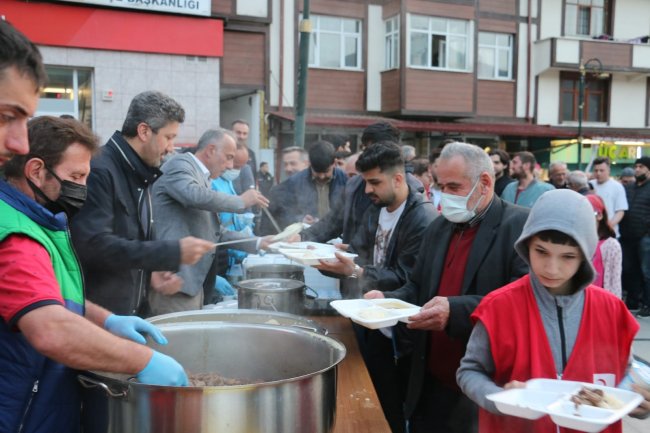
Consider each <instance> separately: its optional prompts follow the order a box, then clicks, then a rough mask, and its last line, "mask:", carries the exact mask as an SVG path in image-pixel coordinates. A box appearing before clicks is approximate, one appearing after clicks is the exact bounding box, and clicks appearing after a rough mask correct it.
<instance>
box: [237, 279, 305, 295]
mask: <svg viewBox="0 0 650 433" xmlns="http://www.w3.org/2000/svg"><path fill="white" fill-rule="evenodd" d="M255 283H257V284H261V283H276V284H282V287H264V286H260V287H246V285H248V284H251V285H252V284H255ZM235 287H236V288H237V289H239V290H255V291H259V292H275V293H278V292H287V291H293V290H300V289H304V288H305V283H304V282H303V281H298V280H290V279H288V278H252V279H249V280H242V281H238V282H237V283H236V284H235Z"/></svg>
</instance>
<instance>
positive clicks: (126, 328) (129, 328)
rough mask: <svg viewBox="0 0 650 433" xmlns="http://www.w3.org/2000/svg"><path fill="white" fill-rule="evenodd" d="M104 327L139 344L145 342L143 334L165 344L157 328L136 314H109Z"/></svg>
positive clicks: (165, 340)
mask: <svg viewBox="0 0 650 433" xmlns="http://www.w3.org/2000/svg"><path fill="white" fill-rule="evenodd" d="M104 329H106V330H107V331H108V332H110V333H111V334H115V335H117V336H118V337H123V338H127V339H129V340H132V341H135V342H136V343H140V344H146V343H147V340H146V339H145V335H149V336H150V337H151V338H153V341H155V342H156V343H158V344H167V339H166V338H165V336H164V335H163V334H162V332H160V330H159V329H158V328H156V327H155V326H154V325H152V324H151V323H149V322H147V321H146V320H142V319H141V318H139V317H137V316H118V315H116V314H111V315H110V316H108V317H107V318H106V321H105V322H104Z"/></svg>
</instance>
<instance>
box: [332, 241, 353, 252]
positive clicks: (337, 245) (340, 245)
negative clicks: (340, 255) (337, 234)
mask: <svg viewBox="0 0 650 433" xmlns="http://www.w3.org/2000/svg"><path fill="white" fill-rule="evenodd" d="M334 248H336V249H339V250H341V251H347V250H348V248H350V244H343V243H339V244H334Z"/></svg>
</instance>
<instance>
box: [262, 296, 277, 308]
mask: <svg viewBox="0 0 650 433" xmlns="http://www.w3.org/2000/svg"><path fill="white" fill-rule="evenodd" d="M264 304H265V305H270V306H271V308H273V311H275V312H277V311H278V309H277V308H276V307H275V303H274V302H273V296H271V295H266V296H265V297H264Z"/></svg>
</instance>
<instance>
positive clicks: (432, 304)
mask: <svg viewBox="0 0 650 433" xmlns="http://www.w3.org/2000/svg"><path fill="white" fill-rule="evenodd" d="M408 319H409V323H408V325H407V327H408V328H409V329H424V330H427V331H442V330H444V329H445V328H446V327H447V323H448V322H449V300H448V299H447V298H445V297H443V296H436V297H434V298H433V299H431V300H430V301H429V302H427V303H426V304H424V305H423V306H422V309H421V310H420V312H419V313H418V314H415V315H413V316H411V317H409V318H408Z"/></svg>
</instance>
